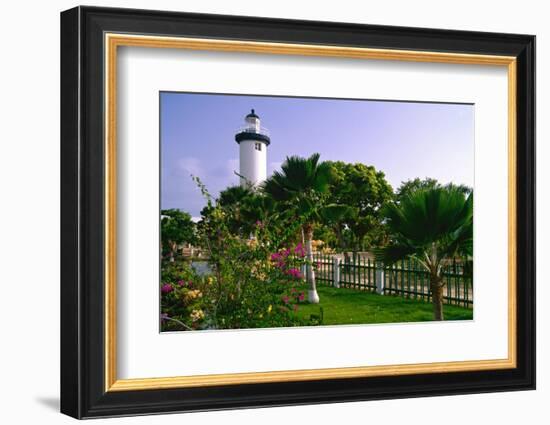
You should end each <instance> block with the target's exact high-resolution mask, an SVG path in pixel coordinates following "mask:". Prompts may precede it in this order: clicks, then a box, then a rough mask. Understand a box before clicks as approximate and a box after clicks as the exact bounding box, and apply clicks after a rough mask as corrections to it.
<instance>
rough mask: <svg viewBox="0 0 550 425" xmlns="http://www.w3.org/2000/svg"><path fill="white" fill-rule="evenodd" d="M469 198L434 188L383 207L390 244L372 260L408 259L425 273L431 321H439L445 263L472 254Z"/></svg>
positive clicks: (458, 191) (441, 314)
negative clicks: (432, 314)
mask: <svg viewBox="0 0 550 425" xmlns="http://www.w3.org/2000/svg"><path fill="white" fill-rule="evenodd" d="M472 199H473V196H472V194H470V195H468V196H465V195H464V193H463V192H462V191H460V190H459V189H458V188H456V187H437V188H430V189H420V190H416V191H414V192H411V193H410V194H409V195H407V196H405V197H403V198H402V199H401V200H400V202H399V203H391V204H388V205H386V206H385V207H384V208H383V213H384V215H385V217H386V220H387V225H388V228H389V229H390V232H391V241H390V244H389V245H388V246H386V247H384V248H380V249H377V250H375V254H376V257H377V259H378V260H381V261H383V262H384V263H386V264H392V263H394V262H396V261H398V260H401V259H404V258H407V257H412V258H414V259H415V260H417V261H418V262H419V263H420V264H421V265H422V266H423V267H424V268H425V269H426V270H427V271H428V272H429V276H430V292H431V294H432V301H433V308H434V319H435V320H443V287H444V285H445V280H444V279H443V276H442V268H443V266H444V264H445V262H446V261H449V260H451V259H452V258H454V257H456V256H462V257H468V258H471V255H472V249H473V248H472V245H473V200H472Z"/></svg>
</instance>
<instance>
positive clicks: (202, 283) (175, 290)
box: [160, 261, 209, 331]
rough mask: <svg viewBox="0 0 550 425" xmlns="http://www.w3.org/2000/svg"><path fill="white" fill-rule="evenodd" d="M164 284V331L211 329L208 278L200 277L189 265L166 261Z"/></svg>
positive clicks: (163, 267)
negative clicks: (208, 312)
mask: <svg viewBox="0 0 550 425" xmlns="http://www.w3.org/2000/svg"><path fill="white" fill-rule="evenodd" d="M161 281H162V283H161V285H160V294H161V317H160V320H161V330H163V331H170V330H194V329H204V328H207V327H208V323H207V322H206V321H205V319H206V314H205V312H204V308H205V300H206V298H207V297H208V287H209V283H208V282H209V281H208V279H207V278H204V277H200V276H198V275H197V274H196V272H195V271H194V270H193V268H192V267H191V265H190V264H189V263H187V262H183V261H182V262H169V261H165V262H163V264H162V275H161Z"/></svg>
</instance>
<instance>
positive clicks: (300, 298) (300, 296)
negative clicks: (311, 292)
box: [298, 292, 305, 301]
mask: <svg viewBox="0 0 550 425" xmlns="http://www.w3.org/2000/svg"><path fill="white" fill-rule="evenodd" d="M304 298H305V297H304V293H303V292H300V293H299V294H298V301H303V300H304Z"/></svg>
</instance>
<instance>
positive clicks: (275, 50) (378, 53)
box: [104, 33, 517, 391]
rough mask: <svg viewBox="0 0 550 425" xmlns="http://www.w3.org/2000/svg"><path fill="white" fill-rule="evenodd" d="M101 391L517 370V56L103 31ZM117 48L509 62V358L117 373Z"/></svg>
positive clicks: (506, 65)
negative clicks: (135, 376)
mask: <svg viewBox="0 0 550 425" xmlns="http://www.w3.org/2000/svg"><path fill="white" fill-rule="evenodd" d="M104 42H105V81H106V83H105V88H104V89H105V135H104V136H105V141H104V143H105V377H104V378H105V391H135V390H150V389H166V388H181V387H200V386H213V385H236V384H252V383H268V382H285V381H310V380H319V379H338V378H357V377H374V376H390V375H410V374H416V373H446V372H464V371H482V370H496V369H510V368H515V367H516V364H517V358H516V326H517V323H516V285H517V281H516V251H517V248H516V202H517V201H516V199H517V198H516V84H517V76H516V58H515V57H513V56H493V55H477V54H461V53H443V52H424V51H410V50H392V49H370V48H357V47H340V46H326V45H308V44H286V43H267V42H256V41H235V40H213V39H199V38H179V37H159V36H145V35H128V34H115V33H107V34H105V40H104ZM119 46H134V47H150V48H170V49H190V50H209V51H229V52H249V53H263V54H282V55H302V56H325V57H342V58H356V59H377V60H398V61H408V62H435V63H451V64H469V65H494V66H504V67H507V72H508V357H507V358H506V359H495V360H470V361H455V362H437V363H419V364H399V365H381V366H362V367H343V368H326V369H305V370H289V371H272V372H252V373H230V374H215V375H194V376H175V377H165V378H155V377H151V378H139V379H118V378H117V373H116V362H117V352H116V346H117V338H116V335H117V333H116V331H117V325H116V264H117V256H116V234H117V229H116V208H117V204H116V199H117V197H116V188H117V181H116V163H117V157H116V136H117V133H116V123H117V118H116V117H117V110H116V105H117V103H116V99H117V48H118V47H119Z"/></svg>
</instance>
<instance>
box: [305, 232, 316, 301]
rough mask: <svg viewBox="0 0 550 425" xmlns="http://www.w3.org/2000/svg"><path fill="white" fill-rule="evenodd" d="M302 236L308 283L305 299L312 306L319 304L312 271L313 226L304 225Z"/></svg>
mask: <svg viewBox="0 0 550 425" xmlns="http://www.w3.org/2000/svg"><path fill="white" fill-rule="evenodd" d="M304 235H305V238H306V258H307V267H306V274H307V281H308V283H309V291H308V294H307V299H308V301H309V302H310V303H312V304H319V295H318V294H317V287H316V285H315V271H314V270H313V246H312V239H313V225H311V224H306V225H305V226H304Z"/></svg>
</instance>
